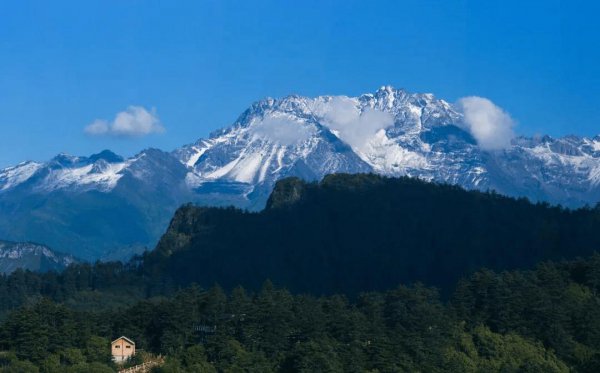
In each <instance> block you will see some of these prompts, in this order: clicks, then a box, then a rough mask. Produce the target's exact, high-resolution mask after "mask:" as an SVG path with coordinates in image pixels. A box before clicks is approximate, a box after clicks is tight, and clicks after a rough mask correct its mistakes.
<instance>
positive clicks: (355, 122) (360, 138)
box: [321, 97, 394, 151]
mask: <svg viewBox="0 0 600 373" xmlns="http://www.w3.org/2000/svg"><path fill="white" fill-rule="evenodd" d="M321 111H322V115H323V124H325V125H326V126H327V127H329V128H330V129H331V130H333V131H334V132H335V133H336V134H337V135H338V137H339V138H340V139H342V140H343V141H344V142H346V143H347V144H348V145H350V146H351V147H352V148H353V149H355V150H358V151H363V150H364V148H365V146H366V145H367V143H368V142H369V140H370V139H372V138H373V137H374V136H375V134H377V132H379V131H380V130H382V129H385V128H387V127H389V126H391V125H393V124H394V118H393V117H392V115H391V114H390V113H386V112H383V111H379V110H375V109H366V110H364V111H362V112H361V111H360V110H359V108H358V107H357V106H356V104H355V102H354V101H353V100H352V99H350V98H348V97H334V98H333V99H332V100H331V101H329V102H327V103H326V104H325V105H324V106H323V107H322V108H321Z"/></svg>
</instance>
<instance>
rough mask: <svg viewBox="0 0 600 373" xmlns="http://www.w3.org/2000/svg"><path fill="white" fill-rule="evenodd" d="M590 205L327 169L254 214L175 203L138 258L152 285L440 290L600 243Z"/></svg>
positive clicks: (289, 182) (598, 217)
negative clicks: (567, 205)
mask: <svg viewBox="0 0 600 373" xmlns="http://www.w3.org/2000/svg"><path fill="white" fill-rule="evenodd" d="M598 229H600V212H599V211H598V209H580V210H573V211H571V210H564V209H561V208H557V207H549V206H547V205H545V204H537V205H536V204H531V203H530V202H528V201H527V200H525V199H520V200H515V199H511V198H508V197H502V196H500V195H497V194H488V193H482V192H476V191H470V192H469V191H465V190H463V189H461V188H458V187H455V186H448V185H436V184H433V183H426V182H423V181H419V180H416V179H410V178H400V179H388V178H384V177H381V176H376V175H372V174H371V175H365V174H356V175H345V174H340V175H330V176H327V177H325V179H324V180H323V181H322V182H320V183H306V182H303V181H301V180H299V179H296V178H290V179H285V180H282V181H280V182H278V183H277V185H276V186H275V189H274V191H273V193H272V194H271V196H270V198H269V201H268V203H267V208H266V209H265V210H263V211H261V212H244V211H242V210H238V209H233V208H226V209H224V208H206V207H193V206H186V207H183V208H181V209H180V210H178V212H177V213H176V214H175V218H174V219H173V221H172V223H171V226H170V228H169V230H168V231H167V233H166V234H165V235H164V236H163V238H162V239H161V241H160V243H159V244H158V246H157V249H156V250H155V251H153V252H151V253H149V254H148V255H147V256H146V260H145V264H144V265H145V268H146V270H147V271H148V274H149V275H150V276H153V275H154V276H159V277H158V278H157V279H156V280H157V282H156V283H159V282H160V281H158V280H161V281H164V282H165V283H168V282H171V283H175V284H181V285H182V284H189V283H192V282H196V283H199V284H203V285H209V284H212V283H215V282H217V283H219V284H221V285H223V286H225V287H234V286H236V285H238V284H244V286H247V287H250V288H255V289H256V288H259V287H260V285H261V283H262V282H263V281H264V280H265V279H271V280H273V282H274V283H275V284H279V285H281V286H285V287H286V288H289V289H291V290H293V291H296V292H308V293H312V294H321V293H345V294H356V293H357V292H360V291H366V290H378V289H385V288H389V287H392V286H394V284H397V283H410V282H415V281H422V282H424V283H426V284H429V285H435V286H438V287H440V288H442V289H444V290H449V289H448V286H453V284H455V283H456V281H458V279H459V278H461V277H462V276H465V275H467V274H469V273H470V272H472V271H475V270H476V269H478V268H481V267H487V268H492V269H496V270H505V269H511V268H523V267H530V266H533V265H534V264H535V263H538V262H540V261H542V260H548V259H560V258H572V257H575V256H577V255H587V254H590V253H592V252H593V251H594V250H597V249H598V248H600V237H599V236H598V235H597V233H596V232H597V231H598Z"/></svg>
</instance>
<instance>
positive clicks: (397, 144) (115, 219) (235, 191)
mask: <svg viewBox="0 0 600 373" xmlns="http://www.w3.org/2000/svg"><path fill="white" fill-rule="evenodd" d="M369 172H373V173H377V174H381V175H386V176H410V177H416V178H419V179H423V180H427V181H436V182H441V183H449V184H455V185H459V186H461V187H464V188H466V189H478V190H496V191H498V192H499V193H502V194H505V195H509V196H515V197H527V198H529V199H531V200H532V201H547V202H549V203H552V204H563V205H565V206H569V207H579V206H583V205H585V204H591V205H593V204H595V203H597V202H598V201H600V136H595V137H577V136H564V137H561V138H556V139H555V138H552V137H550V136H540V137H524V136H518V137H515V138H513V139H512V142H511V145H510V146H509V147H507V148H506V149H501V150H493V151H489V150H484V149H482V147H481V146H480V145H479V144H478V142H477V140H476V138H475V137H474V136H473V134H472V133H470V132H469V130H468V128H467V126H466V125H465V119H464V114H463V113H462V112H461V109H460V107H458V106H456V105H452V104H450V103H448V102H446V101H444V100H442V99H437V98H436V97H435V96H434V95H433V94H418V93H409V92H407V91H405V90H402V89H394V88H392V87H391V86H384V87H381V88H380V89H379V90H377V91H376V92H374V93H368V94H363V95H361V96H358V97H346V96H319V97H316V98H308V97H302V96H298V95H290V96H286V97H284V98H281V99H273V98H265V99H263V100H260V101H257V102H255V103H253V104H252V105H251V106H250V107H249V108H248V109H247V110H245V111H244V112H243V113H242V114H241V115H240V116H239V117H238V119H237V120H236V121H235V122H234V123H233V124H232V125H231V126H228V127H224V128H221V129H219V130H216V131H213V132H212V133H211V134H210V136H209V137H208V138H206V139H199V140H197V141H195V142H193V143H191V144H188V145H184V146H182V147H180V148H177V149H175V150H173V151H171V152H164V151H161V150H158V149H146V150H143V151H141V152H140V153H138V154H136V155H134V156H132V157H130V158H127V159H124V158H123V157H120V156H118V155H116V154H114V153H112V152H110V151H108V150H106V151H103V152H100V153H98V154H95V155H92V156H89V157H75V156H69V155H66V154H60V155H58V156H57V157H55V158H53V159H52V160H50V161H49V162H24V163H21V164H19V165H17V166H13V167H8V168H5V169H3V170H0V236H2V237H6V238H9V239H12V240H17V241H20V240H29V239H33V240H35V241H40V242H44V243H47V244H48V245H50V246H52V247H60V248H61V249H63V251H67V252H71V253H75V254H77V255H78V256H81V257H83V258H88V259H92V260H93V259H97V258H124V257H126V256H127V254H126V253H139V252H141V251H143V250H144V249H145V248H147V247H152V246H153V245H154V244H155V243H156V242H157V240H158V238H159V237H160V235H161V234H162V232H163V231H164V229H165V228H166V226H167V224H168V221H169V219H170V218H171V216H172V214H173V213H174V211H175V209H176V208H177V207H178V206H179V205H181V204H184V203H188V202H192V203H196V204H204V205H214V206H227V205H234V206H237V207H241V208H247V209H250V210H260V209H262V208H263V207H264V206H265V204H266V202H267V199H268V197H269V194H270V192H271V190H272V188H273V186H274V185H275V183H276V182H277V180H280V179H282V178H286V177H299V178H301V179H305V180H308V181H311V180H321V179H322V178H323V177H325V176H326V175H328V174H332V173H369ZM103 206H105V207H104V208H103ZM111 206H112V207H114V208H115V209H116V210H114V211H113V210H110V208H109V207H111ZM28 221H33V223H32V224H31V227H29V226H27V224H28ZM81 221H87V223H88V224H87V225H88V227H87V228H86V227H82V226H81V224H80V222H81ZM124 224H125V225H128V226H129V227H130V228H131V230H132V232H131V233H128V232H124V231H123V230H122V226H123V225H124ZM48 225H49V226H50V227H51V229H50V228H47V226H48ZM53 231H54V232H53ZM111 251H112V252H113V253H117V254H111V253H110V252H111Z"/></svg>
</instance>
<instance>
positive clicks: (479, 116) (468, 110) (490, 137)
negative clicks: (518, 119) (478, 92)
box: [458, 96, 515, 150]
mask: <svg viewBox="0 0 600 373" xmlns="http://www.w3.org/2000/svg"><path fill="white" fill-rule="evenodd" d="M458 105H459V107H460V108H461V109H462V112H463V114H464V124H465V127H466V129H467V130H469V132H471V135H473V137H474V138H475V140H477V144H479V147H480V148H481V149H483V150H501V149H506V148H508V147H509V146H510V143H511V140H512V139H513V138H514V137H515V133H514V131H513V127H514V125H515V122H514V120H513V119H512V118H511V117H510V115H509V114H508V113H506V112H505V111H504V110H502V109H501V108H500V107H498V106H496V105H495V104H494V103H493V102H492V101H490V100H488V99H487V98H483V97H477V96H471V97H464V98H461V99H460V100H459V101H458Z"/></svg>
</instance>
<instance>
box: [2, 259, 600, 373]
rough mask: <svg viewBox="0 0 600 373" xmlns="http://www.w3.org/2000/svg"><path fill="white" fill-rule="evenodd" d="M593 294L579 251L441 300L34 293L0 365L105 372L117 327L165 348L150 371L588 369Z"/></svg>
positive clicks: (269, 290)
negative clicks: (93, 300) (86, 301)
mask: <svg viewBox="0 0 600 373" xmlns="http://www.w3.org/2000/svg"><path fill="white" fill-rule="evenodd" d="M105 291H108V290H105ZM599 291H600V255H593V256H591V257H589V258H586V259H579V260H573V261H568V262H560V263H552V262H545V263H542V264H540V265H538V266H537V267H536V268H535V269H534V270H530V271H512V272H502V273H497V272H492V271H490V270H481V271H478V272H476V273H474V274H472V275H471V276H470V277H468V278H466V279H464V280H462V281H460V282H459V283H458V285H457V286H456V289H455V290H454V292H453V293H452V294H451V296H450V298H449V299H448V300H447V301H442V300H441V299H440V296H439V294H438V291H437V290H435V289H434V288H429V287H426V286H424V285H420V284H415V285H411V286H398V287H395V288H393V289H392V290H388V291H386V292H365V293H361V294H359V295H358V296H357V297H355V298H354V299H351V300H350V299H348V298H347V297H345V296H343V295H330V296H325V297H314V296H310V295H294V294H291V293H290V292H288V291H287V290H284V289H279V288H276V287H274V286H273V285H272V284H271V283H270V282H266V283H265V284H263V286H262V288H261V289H260V290H258V291H256V292H249V291H245V290H244V289H242V288H235V289H233V290H232V291H231V292H228V293H226V292H224V291H223V290H222V289H221V288H220V287H217V286H215V287H212V288H210V289H207V290H203V289H201V288H199V287H197V286H191V287H188V288H185V289H181V290H179V291H177V292H176V293H174V294H173V295H172V296H169V297H152V298H148V299H143V300H139V301H135V302H133V303H132V304H131V305H126V306H120V307H110V308H99V309H88V310H83V309H77V308H74V307H71V306H69V303H68V302H66V303H65V302H63V303H62V304H60V303H58V302H57V300H51V299H48V298H43V299H39V300H37V301H33V302H31V303H30V304H26V305H24V306H22V307H20V308H18V309H15V310H13V311H11V312H10V313H8V314H7V315H6V316H5V318H4V321H3V322H2V323H1V324H0V348H1V349H2V350H3V351H5V352H3V353H2V354H1V355H0V366H2V370H3V371H4V372H110V371H113V370H114V369H115V368H116V367H115V366H114V365H112V363H110V357H109V356H108V352H109V350H108V343H109V341H110V340H111V339H112V338H115V337H118V336H120V335H127V336H128V337H130V338H132V339H134V340H135V341H136V343H137V346H138V348H140V349H143V350H145V351H146V352H151V353H156V354H159V353H160V354H166V355H167V360H166V363H165V364H164V365H163V366H162V367H160V368H156V369H155V371H157V372H448V371H452V372H568V371H575V372H598V371H600V307H599V305H600V295H599ZM108 292H110V291H108ZM99 293H103V292H99ZM63 295H64V296H66V297H67V298H66V299H69V298H71V297H74V296H76V294H68V292H66V293H63Z"/></svg>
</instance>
